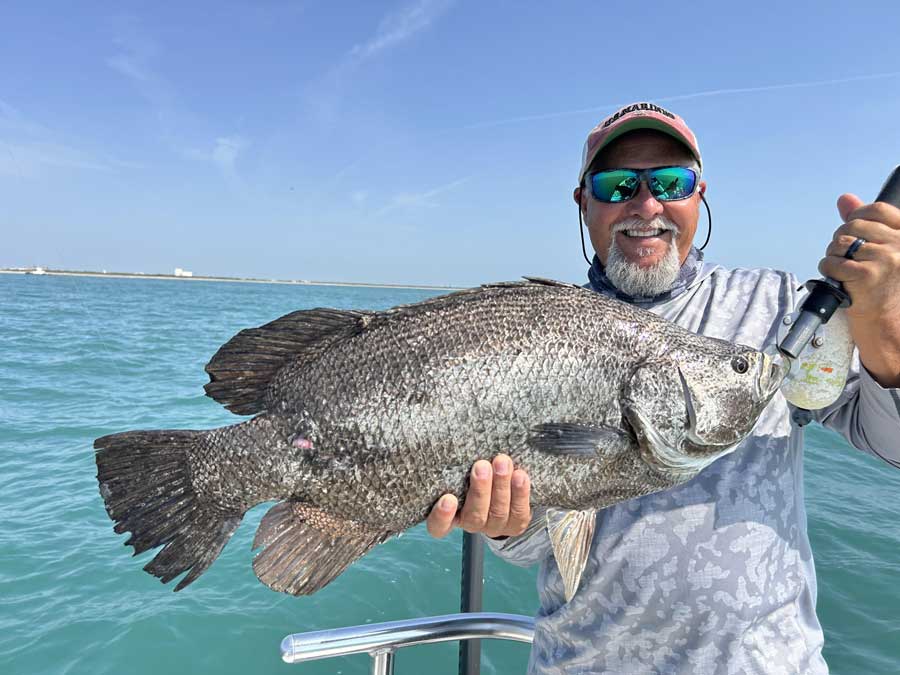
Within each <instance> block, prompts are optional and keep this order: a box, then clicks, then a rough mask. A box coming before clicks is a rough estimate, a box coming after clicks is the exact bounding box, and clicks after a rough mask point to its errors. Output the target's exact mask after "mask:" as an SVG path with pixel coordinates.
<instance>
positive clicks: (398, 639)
mask: <svg viewBox="0 0 900 675" xmlns="http://www.w3.org/2000/svg"><path fill="white" fill-rule="evenodd" d="M533 635H534V619H533V618H532V617H529V616H522V615H519V614H500V613H496V612H468V613H464V614H446V615H444V616H429V617H424V618H420V619H409V620H406V621H387V622H385V623H370V624H365V625H362V626H348V627H345V628H335V629H333V630H317V631H311V632H308V633H294V634H293V635H288V636H287V637H285V638H284V639H283V640H282V641H281V658H282V659H283V660H284V661H285V662H286V663H301V662H303V661H313V660H315V659H325V658H330V657H333V656H346V655H348V654H361V653H363V652H365V653H368V654H369V655H370V656H371V657H372V675H393V672H394V653H395V652H396V651H397V650H398V649H403V648H404V647H413V646H415V645H423V644H433V643H436V642H449V641H455V640H460V641H462V640H477V639H491V638H493V639H500V640H514V641H516V642H528V643H530V642H531V641H532V637H533Z"/></svg>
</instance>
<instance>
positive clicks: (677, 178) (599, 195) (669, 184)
mask: <svg viewBox="0 0 900 675" xmlns="http://www.w3.org/2000/svg"><path fill="white" fill-rule="evenodd" d="M588 178H589V179H590V181H591V193H592V194H593V195H594V199H596V200H597V201H600V202H606V203H607V204H619V203H620V202H627V201H628V200H629V199H632V198H633V197H634V196H635V195H636V194H637V193H638V191H639V190H640V189H641V182H642V181H646V183H647V187H648V188H649V189H650V194H651V195H653V196H654V197H655V198H656V199H657V200H658V201H661V202H675V201H678V200H680V199H687V198H688V197H690V196H691V195H692V194H694V190H696V189H697V172H696V171H694V170H693V169H688V168H686V167H683V166H660V167H657V168H654V169H609V170H608V171H598V172H596V173H592V174H589V176H588Z"/></svg>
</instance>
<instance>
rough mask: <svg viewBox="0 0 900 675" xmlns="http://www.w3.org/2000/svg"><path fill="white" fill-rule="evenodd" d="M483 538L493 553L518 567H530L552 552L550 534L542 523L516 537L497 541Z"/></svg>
mask: <svg viewBox="0 0 900 675" xmlns="http://www.w3.org/2000/svg"><path fill="white" fill-rule="evenodd" d="M484 540H485V541H486V542H487V545H488V547H489V548H490V549H491V551H493V552H494V555H496V556H497V557H498V558H501V559H502V560H505V561H506V562H508V563H512V564H513V565H517V566H518V567H531V566H532V565H534V564H536V563H539V562H542V561H543V560H544V559H545V558H546V557H547V556H548V555H550V554H551V553H552V547H551V545H550V536H549V535H548V534H547V528H546V527H545V526H543V525H541V526H540V527H534V528H532V527H529V528H528V529H527V530H525V532H523V533H522V534H520V535H519V536H517V537H509V538H507V539H503V540H499V541H498V540H496V539H491V538H489V537H485V538H484Z"/></svg>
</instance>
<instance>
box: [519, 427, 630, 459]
mask: <svg viewBox="0 0 900 675" xmlns="http://www.w3.org/2000/svg"><path fill="white" fill-rule="evenodd" d="M531 432H532V435H531V436H530V437H529V438H528V441H527V443H528V445H529V447H531V448H534V449H535V450H539V451H540V452H546V453H549V454H551V455H583V456H585V457H590V456H596V457H599V458H601V459H612V458H613V457H614V456H616V455H618V454H619V453H620V452H621V451H622V450H625V449H628V448H633V447H634V446H635V445H636V443H635V440H634V439H633V438H632V437H631V436H630V435H629V434H627V433H625V432H624V431H622V430H620V429H615V428H613V427H608V426H604V425H593V426H589V425H583V424H569V423H565V422H548V423H547V424H539V425H538V426H536V427H532V429H531Z"/></svg>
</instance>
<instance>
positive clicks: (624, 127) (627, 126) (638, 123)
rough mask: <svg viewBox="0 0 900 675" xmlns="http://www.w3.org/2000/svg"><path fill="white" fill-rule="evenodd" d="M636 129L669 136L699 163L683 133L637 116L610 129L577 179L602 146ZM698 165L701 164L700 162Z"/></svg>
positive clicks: (660, 122) (655, 120)
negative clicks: (658, 132)
mask: <svg viewBox="0 0 900 675" xmlns="http://www.w3.org/2000/svg"><path fill="white" fill-rule="evenodd" d="M638 129H653V130H655V131H661V132H663V133H664V134H667V135H668V136H671V137H672V138H674V139H675V140H676V141H680V142H681V143H682V145H684V147H685V148H687V150H688V152H690V153H691V156H692V157H693V158H694V159H696V160H697V164H700V158H699V157H697V153H695V152H694V151H693V150H692V149H691V141H689V140H688V139H687V138H686V137H685V136H684V135H683V134H680V133H679V132H678V131H677V130H675V129H673V128H672V127H671V126H669V125H668V124H666V123H665V122H662V121H660V120H658V119H654V118H653V117H638V118H635V119H631V120H627V121H625V122H622V123H621V124H620V125H619V126H617V127H616V128H615V129H614V130H613V131H611V132H610V133H609V135H608V136H607V137H606V138H605V139H603V142H602V143H600V145H598V146H597V147H596V148H595V149H594V152H593V153H592V154H591V156H590V157H588V158H587V161H586V162H585V163H584V167H583V168H582V170H581V176H580V179H579V180H584V176H585V174H586V173H587V171H588V169H589V168H590V166H591V164H593V163H594V160H595V159H597V155H599V154H600V151H601V150H603V148H605V147H606V146H607V145H609V144H610V143H612V142H613V141H614V140H616V139H617V138H618V137H619V136H621V135H622V134H627V133H628V132H629V131H636V130H638ZM700 165H701V166H702V164H700Z"/></svg>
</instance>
